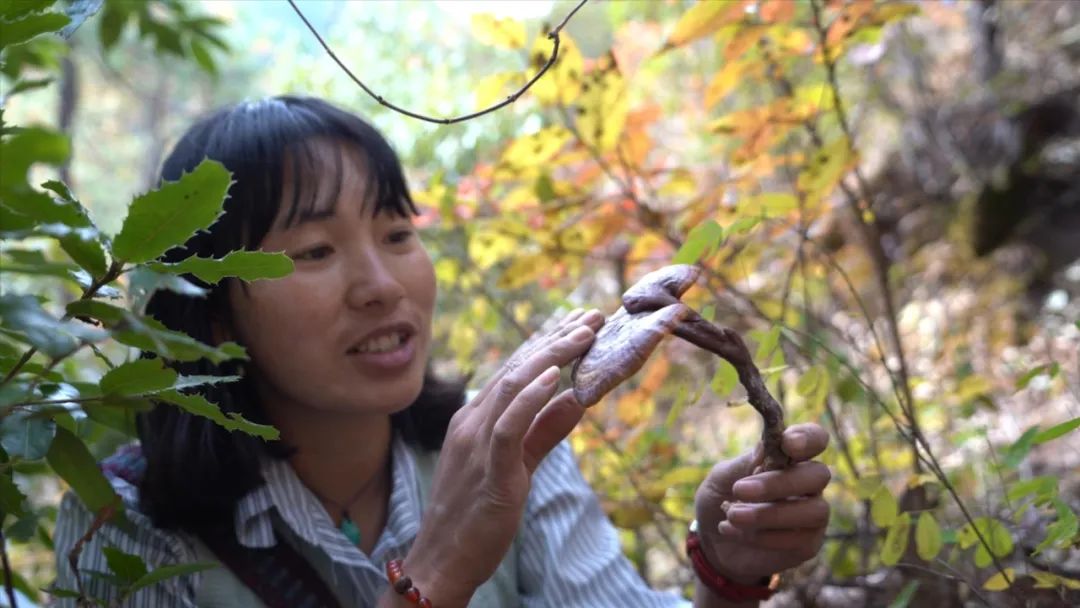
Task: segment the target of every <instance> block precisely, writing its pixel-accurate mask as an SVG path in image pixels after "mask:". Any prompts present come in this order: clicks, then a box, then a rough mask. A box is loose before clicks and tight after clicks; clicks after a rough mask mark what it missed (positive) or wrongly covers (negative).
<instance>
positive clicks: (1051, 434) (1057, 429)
mask: <svg viewBox="0 0 1080 608" xmlns="http://www.w3.org/2000/svg"><path fill="white" fill-rule="evenodd" d="M1078 428H1080V417H1076V418H1073V419H1072V420H1068V421H1065V422H1062V423H1061V424H1056V425H1054V426H1052V427H1050V428H1048V429H1046V430H1045V431H1042V432H1040V433H1039V434H1038V435H1035V438H1034V439H1033V440H1032V443H1034V444H1035V445H1039V444H1040V443H1046V442H1047V441H1052V440H1054V439H1057V438H1058V437H1061V436H1062V435H1065V434H1067V433H1071V432H1073V431H1075V430H1076V429H1078Z"/></svg>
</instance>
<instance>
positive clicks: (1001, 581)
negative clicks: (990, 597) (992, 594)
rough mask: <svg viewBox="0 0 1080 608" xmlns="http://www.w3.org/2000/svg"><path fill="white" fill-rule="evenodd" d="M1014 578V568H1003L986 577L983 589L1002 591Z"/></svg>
mask: <svg viewBox="0 0 1080 608" xmlns="http://www.w3.org/2000/svg"><path fill="white" fill-rule="evenodd" d="M1015 580H1016V569H1015V568H1005V572H998V573H997V574H995V575H994V576H991V577H990V578H988V579H986V582H985V583H983V589H986V590H987V591H1004V590H1006V589H1008V588H1009V585H1011V584H1012V583H1013V582H1014V581H1015Z"/></svg>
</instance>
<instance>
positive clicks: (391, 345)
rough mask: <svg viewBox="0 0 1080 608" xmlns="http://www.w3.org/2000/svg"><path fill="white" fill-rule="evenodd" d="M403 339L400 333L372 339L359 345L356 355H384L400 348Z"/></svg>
mask: <svg viewBox="0 0 1080 608" xmlns="http://www.w3.org/2000/svg"><path fill="white" fill-rule="evenodd" d="M403 339H404V337H403V336H402V335H401V334H400V333H393V334H390V335H387V336H379V337H378V338H372V339H371V340H368V341H367V342H364V343H363V344H361V345H360V346H359V347H358V348H357V349H356V352H358V353H385V352H387V351H391V350H394V349H395V348H397V347H399V346H401V342H402V340H403Z"/></svg>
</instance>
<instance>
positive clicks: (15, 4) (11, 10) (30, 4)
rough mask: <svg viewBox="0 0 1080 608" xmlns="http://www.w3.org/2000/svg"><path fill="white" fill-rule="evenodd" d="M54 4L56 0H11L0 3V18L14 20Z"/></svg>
mask: <svg viewBox="0 0 1080 608" xmlns="http://www.w3.org/2000/svg"><path fill="white" fill-rule="evenodd" d="M53 4H56V0H14V1H10V0H9V1H8V2H3V3H0V19H3V20H5V21H14V20H15V19H18V18H19V17H22V16H23V15H27V14H29V13H37V12H40V11H43V10H45V9H47V8H49V7H50V6H52V5H53Z"/></svg>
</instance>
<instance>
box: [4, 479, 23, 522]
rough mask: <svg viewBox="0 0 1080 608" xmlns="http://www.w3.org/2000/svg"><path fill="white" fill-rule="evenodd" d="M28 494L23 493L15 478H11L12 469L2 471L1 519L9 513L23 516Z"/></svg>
mask: <svg viewBox="0 0 1080 608" xmlns="http://www.w3.org/2000/svg"><path fill="white" fill-rule="evenodd" d="M25 502H26V495H25V494H23V493H22V490H20V489H19V486H17V485H15V480H14V479H12V478H11V469H8V470H6V471H3V472H0V521H2V520H3V519H4V516H5V515H7V514H11V515H14V516H15V517H21V516H22V514H23V504H25Z"/></svg>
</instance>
